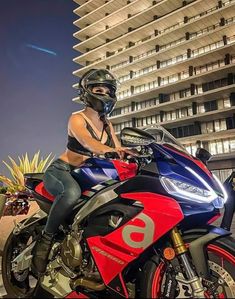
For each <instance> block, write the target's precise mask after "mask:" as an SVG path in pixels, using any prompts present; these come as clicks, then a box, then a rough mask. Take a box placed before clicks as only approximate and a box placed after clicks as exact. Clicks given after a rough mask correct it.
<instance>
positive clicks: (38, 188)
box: [35, 182, 55, 202]
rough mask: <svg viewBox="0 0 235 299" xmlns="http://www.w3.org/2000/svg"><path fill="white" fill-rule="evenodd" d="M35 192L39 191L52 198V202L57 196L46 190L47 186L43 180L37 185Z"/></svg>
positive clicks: (49, 198)
mask: <svg viewBox="0 0 235 299" xmlns="http://www.w3.org/2000/svg"><path fill="white" fill-rule="evenodd" d="M35 192H37V193H38V194H40V195H42V196H43V197H46V198H47V199H48V200H50V201H52V202H53V201H54V199H55V196H54V195H52V194H50V193H49V192H48V191H47V190H46V188H45V186H44V183H43V182H41V183H39V184H38V185H37V186H36V188H35Z"/></svg>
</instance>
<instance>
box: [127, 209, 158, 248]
mask: <svg viewBox="0 0 235 299" xmlns="http://www.w3.org/2000/svg"><path fill="white" fill-rule="evenodd" d="M135 219H140V220H142V221H143V222H144V224H145V227H140V226H137V225H131V224H129V225H126V226H125V227H124V228H123V230H122V238H123V240H124V242H125V243H126V244H127V245H129V246H130V247H132V248H143V249H145V248H146V247H148V246H149V245H150V244H152V243H153V236H154V229H155V224H154V222H153V220H152V218H150V217H149V216H148V215H146V214H144V213H140V214H139V215H138V216H136V217H135V218H134V219H133V221H134V220H135ZM132 233H140V234H143V240H142V241H134V240H133V239H132V237H131V234H132Z"/></svg>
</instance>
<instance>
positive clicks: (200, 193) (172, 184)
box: [160, 177, 217, 203]
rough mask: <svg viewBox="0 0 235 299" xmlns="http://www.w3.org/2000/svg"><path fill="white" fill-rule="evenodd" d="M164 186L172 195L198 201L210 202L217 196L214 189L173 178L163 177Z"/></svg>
mask: <svg viewBox="0 0 235 299" xmlns="http://www.w3.org/2000/svg"><path fill="white" fill-rule="evenodd" d="M160 180H161V183H162V186H163V187H164V188H165V190H166V191H167V192H168V193H169V194H172V195H175V196H179V197H181V198H184V199H187V200H192V201H195V202H198V203H210V202H212V201H213V200H214V199H216V198H217V194H216V193H215V192H214V190H212V189H211V190H208V189H203V188H199V187H197V186H194V185H191V184H188V183H185V182H181V181H178V180H175V179H172V178H167V177H161V179H160Z"/></svg>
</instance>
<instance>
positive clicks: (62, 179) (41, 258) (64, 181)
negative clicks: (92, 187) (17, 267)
mask: <svg viewBox="0 0 235 299" xmlns="http://www.w3.org/2000/svg"><path fill="white" fill-rule="evenodd" d="M70 170H71V169H70V165H69V164H67V163H63V162H61V160H56V161H54V162H53V163H52V164H51V165H50V166H49V167H48V169H47V170H46V172H45V175H44V184H45V187H46V189H47V190H48V192H50V193H51V194H52V195H55V196H56V198H55V200H54V202H53V204H52V207H51V209H50V213H49V216H48V219H47V223H46V226H45V229H44V233H43V234H42V236H41V238H39V239H38V241H37V242H36V244H35V247H34V250H33V267H34V268H36V270H37V271H38V272H39V273H44V272H45V270H46V267H47V263H48V256H49V253H50V250H51V246H52V243H53V236H54V234H55V233H56V232H57V231H58V228H59V225H60V224H61V223H62V222H64V220H65V218H66V217H67V215H68V214H69V213H70V211H71V210H72V208H73V207H74V206H75V205H76V204H77V203H79V202H81V200H79V198H80V196H81V189H80V187H79V185H78V183H77V182H76V181H75V180H74V178H73V177H72V176H71V174H70Z"/></svg>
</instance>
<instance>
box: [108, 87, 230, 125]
mask: <svg viewBox="0 0 235 299" xmlns="http://www.w3.org/2000/svg"><path fill="white" fill-rule="evenodd" d="M234 90H235V84H232V85H227V86H224V87H220V88H215V89H213V90H210V91H207V92H203V93H201V94H197V95H192V96H189V97H184V98H179V99H178V100H174V101H168V102H165V103H160V104H158V105H155V106H150V107H146V108H142V109H140V110H135V111H131V112H128V113H122V114H119V115H115V116H112V117H109V119H110V120H111V122H112V124H117V123H120V122H126V121H130V120H131V119H132V118H133V117H136V118H138V117H147V116H150V115H153V114H157V113H160V111H172V107H174V109H180V108H183V107H186V106H188V105H190V104H191V103H192V102H196V103H203V102H205V101H209V100H214V99H221V98H222V99H223V98H226V97H229V95H230V94H231V92H233V91H234Z"/></svg>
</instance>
